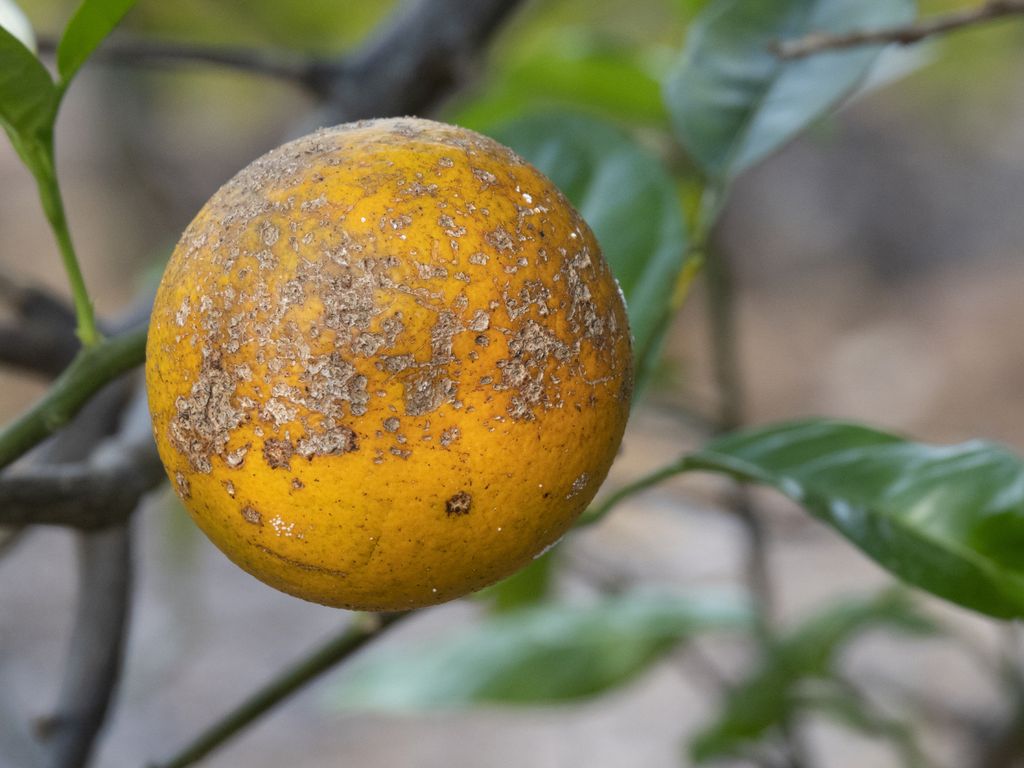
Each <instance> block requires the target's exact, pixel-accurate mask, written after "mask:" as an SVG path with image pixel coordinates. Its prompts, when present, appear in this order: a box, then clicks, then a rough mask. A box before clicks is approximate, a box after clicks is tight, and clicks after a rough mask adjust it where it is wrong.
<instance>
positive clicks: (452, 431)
mask: <svg viewBox="0 0 1024 768" xmlns="http://www.w3.org/2000/svg"><path fill="white" fill-rule="evenodd" d="M460 437H462V430H461V429H459V428H458V427H448V428H447V429H445V430H444V431H442V432H441V446H442V447H444V448H447V447H448V446H450V445H451V444H452V443H454V442H455V441H456V440H458V439H459V438H460Z"/></svg>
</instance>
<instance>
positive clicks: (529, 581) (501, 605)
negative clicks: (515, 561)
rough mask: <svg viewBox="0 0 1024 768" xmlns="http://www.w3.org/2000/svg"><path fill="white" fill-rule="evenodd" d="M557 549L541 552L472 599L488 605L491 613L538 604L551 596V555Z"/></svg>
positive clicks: (552, 561)
mask: <svg viewBox="0 0 1024 768" xmlns="http://www.w3.org/2000/svg"><path fill="white" fill-rule="evenodd" d="M557 552H558V548H557V547H556V548H554V549H551V550H549V551H547V552H545V553H544V554H543V555H541V556H540V557H538V558H536V559H534V560H533V561H532V562H531V563H530V564H529V565H527V566H526V567H525V568H521V569H520V570H518V571H516V572H515V573H513V574H512V575H511V576H509V577H508V578H507V579H502V580H501V581H499V582H498V583H497V584H493V585H492V586H490V587H487V588H486V589H482V590H480V591H479V592H477V593H476V594H475V595H473V597H474V598H476V599H477V600H480V601H481V602H484V603H487V604H489V605H490V607H491V610H493V611H494V612H495V613H507V612H508V611H516V610H520V609H522V608H526V607H527V606H531V605H536V604H538V603H540V602H542V601H543V600H544V599H545V598H547V597H548V596H550V594H551V580H552V576H553V575H554V564H555V555H556V553H557Z"/></svg>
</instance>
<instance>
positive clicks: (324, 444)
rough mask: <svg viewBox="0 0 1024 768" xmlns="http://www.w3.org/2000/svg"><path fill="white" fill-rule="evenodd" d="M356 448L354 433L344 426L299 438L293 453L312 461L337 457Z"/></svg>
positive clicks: (357, 446)
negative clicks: (319, 457)
mask: <svg viewBox="0 0 1024 768" xmlns="http://www.w3.org/2000/svg"><path fill="white" fill-rule="evenodd" d="M358 448H359V445H358V443H357V442H356V433H355V432H353V431H352V430H351V429H349V428H348V427H345V426H334V427H329V428H327V429H324V430H322V431H319V432H313V433H310V434H308V435H306V436H305V437H302V438H300V439H299V441H298V443H296V445H295V453H297V454H298V455H299V456H301V457H302V458H304V459H309V460H310V461H312V460H313V457H315V456H337V455H340V454H343V453H351V452H352V451H355V450H358Z"/></svg>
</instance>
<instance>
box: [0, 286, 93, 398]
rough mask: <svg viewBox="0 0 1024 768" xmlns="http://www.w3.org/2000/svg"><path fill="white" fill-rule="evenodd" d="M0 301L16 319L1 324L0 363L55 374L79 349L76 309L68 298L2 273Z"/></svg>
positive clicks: (68, 362)
mask: <svg viewBox="0 0 1024 768" xmlns="http://www.w3.org/2000/svg"><path fill="white" fill-rule="evenodd" d="M0 302H3V303H4V304H7V305H8V306H10V308H11V310H12V311H13V314H14V316H15V318H16V319H17V322H14V323H10V324H3V325H0V363H4V364H6V365H11V366H15V367H17V368H22V369H24V370H27V371H32V372H33V373H38V374H41V375H43V376H49V377H51V378H52V377H54V376H56V375H58V374H59V373H60V372H61V371H63V370H64V369H65V368H66V367H67V366H68V365H69V364H70V363H71V361H72V360H73V359H74V357H75V353H77V352H78V349H79V346H80V344H79V341H78V338H77V337H76V336H75V313H74V310H72V309H71V308H70V307H69V306H68V305H67V304H66V303H65V302H63V301H61V300H60V299H58V298H56V297H54V296H52V295H51V294H49V293H47V292H46V291H43V290H41V289H38V288H30V287H25V286H22V285H19V284H18V283H16V282H15V281H14V280H12V279H10V278H8V277H6V276H4V275H0Z"/></svg>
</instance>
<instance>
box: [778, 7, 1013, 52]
mask: <svg viewBox="0 0 1024 768" xmlns="http://www.w3.org/2000/svg"><path fill="white" fill-rule="evenodd" d="M1022 13H1024V0H989V2H987V3H984V4H983V5H980V6H978V7H977V8H968V9H966V10H962V11H953V12H951V13H947V14H942V15H939V16H934V17H931V18H926V19H920V20H918V21H915V22H912V23H910V24H904V25H901V26H897V27H888V28H886V29H873V30H859V31H855V32H846V33H843V34H828V33H825V32H815V33H813V34H810V35H807V36H805V37H801V38H797V39H794V40H784V41H782V42H780V43H778V44H777V45H776V46H775V53H776V54H778V55H779V56H780V57H781V58H784V59H798V58H802V57H804V56H810V55H812V54H815V53H821V52H823V51H836V50H842V49H845V48H857V47H860V46H865V45H886V44H889V43H897V44H899V45H911V44H912V43H917V42H920V41H921V40H925V39H926V38H929V37H934V36H935V35H941V34H945V33H947V32H954V31H957V30H961V29H965V28H967V27H973V26H977V25H979V24H985V23H988V22H992V21H996V20H997V19H1002V18H1005V17H1007V16H1013V15H1016V14H1022Z"/></svg>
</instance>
